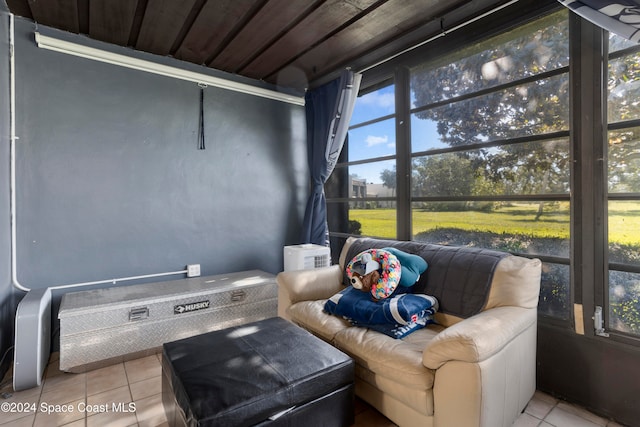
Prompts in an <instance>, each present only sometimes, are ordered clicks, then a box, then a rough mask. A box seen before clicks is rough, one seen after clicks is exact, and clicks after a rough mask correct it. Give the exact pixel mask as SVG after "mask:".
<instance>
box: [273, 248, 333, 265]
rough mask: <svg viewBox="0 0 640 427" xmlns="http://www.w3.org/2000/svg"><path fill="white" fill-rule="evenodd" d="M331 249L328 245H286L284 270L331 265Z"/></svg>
mask: <svg viewBox="0 0 640 427" xmlns="http://www.w3.org/2000/svg"><path fill="white" fill-rule="evenodd" d="M330 264H331V250H330V249H329V248H328V247H326V246H320V245H313V244H310V243H309V244H304V245H294V246H285V247H284V271H293V270H312V269H314V268H322V267H329V265H330Z"/></svg>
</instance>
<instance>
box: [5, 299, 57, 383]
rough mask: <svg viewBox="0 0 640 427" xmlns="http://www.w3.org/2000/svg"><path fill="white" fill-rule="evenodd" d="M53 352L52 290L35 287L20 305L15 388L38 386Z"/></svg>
mask: <svg viewBox="0 0 640 427" xmlns="http://www.w3.org/2000/svg"><path fill="white" fill-rule="evenodd" d="M50 351H51V290H50V289H49V288H45V289H34V290H31V291H29V292H28V293H27V295H25V296H24V298H22V301H20V303H19V304H18V310H17V311H16V328H15V343H14V354H13V389H14V390H15V391H19V390H25V389H28V388H32V387H37V386H39V385H40V384H41V383H42V375H43V374H44V370H45V368H46V367H47V362H48V361H49V353H50Z"/></svg>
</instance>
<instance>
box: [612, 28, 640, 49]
mask: <svg viewBox="0 0 640 427" xmlns="http://www.w3.org/2000/svg"><path fill="white" fill-rule="evenodd" d="M634 46H638V44H637V43H636V42H632V41H631V40H627V39H625V38H624V37H621V36H618V35H616V34H613V33H609V53H612V52H616V51H618V50H623V49H626V48H629V47H634Z"/></svg>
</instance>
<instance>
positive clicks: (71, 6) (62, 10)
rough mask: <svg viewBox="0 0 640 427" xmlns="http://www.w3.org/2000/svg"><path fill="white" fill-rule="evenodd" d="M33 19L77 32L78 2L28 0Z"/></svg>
mask: <svg viewBox="0 0 640 427" xmlns="http://www.w3.org/2000/svg"><path fill="white" fill-rule="evenodd" d="M28 4H29V6H30V7H31V14H32V16H33V20H34V21H35V22H37V23H39V24H42V25H47V26H49V27H54V28H59V29H61V30H65V31H69V32H71V33H78V32H79V29H80V25H79V22H78V3H77V1H76V0H55V1H52V0H49V1H30V2H29V3H28Z"/></svg>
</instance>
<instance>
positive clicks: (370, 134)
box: [349, 119, 396, 162]
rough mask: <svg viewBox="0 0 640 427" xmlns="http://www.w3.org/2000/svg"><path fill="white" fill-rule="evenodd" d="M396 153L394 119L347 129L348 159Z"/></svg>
mask: <svg viewBox="0 0 640 427" xmlns="http://www.w3.org/2000/svg"><path fill="white" fill-rule="evenodd" d="M395 154H396V129H395V120H394V119H389V120H384V121H382V122H377V123H374V124H371V125H368V126H364V127H361V128H356V129H351V130H350V131H349V161H350V162H353V161H356V160H365V159H372V158H375V157H383V156H393V155H395Z"/></svg>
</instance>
